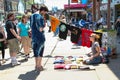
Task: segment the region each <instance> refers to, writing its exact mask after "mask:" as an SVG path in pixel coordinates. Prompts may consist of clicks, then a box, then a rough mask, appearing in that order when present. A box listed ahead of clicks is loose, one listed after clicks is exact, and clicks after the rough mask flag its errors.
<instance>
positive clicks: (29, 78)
mask: <svg viewBox="0 0 120 80" xmlns="http://www.w3.org/2000/svg"><path fill="white" fill-rule="evenodd" d="M39 74H40V72H36V71H35V70H32V71H30V72H27V73H26V74H20V75H19V77H18V79H20V80H36V78H37V77H38V75H39Z"/></svg>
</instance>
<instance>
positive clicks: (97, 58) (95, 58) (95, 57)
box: [83, 33, 102, 65]
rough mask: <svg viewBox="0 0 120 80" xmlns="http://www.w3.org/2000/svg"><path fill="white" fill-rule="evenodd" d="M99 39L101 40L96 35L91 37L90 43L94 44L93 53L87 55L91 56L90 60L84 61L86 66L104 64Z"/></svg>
mask: <svg viewBox="0 0 120 80" xmlns="http://www.w3.org/2000/svg"><path fill="white" fill-rule="evenodd" d="M99 38H100V37H99V35H97V34H95V33H92V34H91V35H90V41H91V42H92V46H91V52H90V53H89V54H87V55H89V58H88V59H86V60H85V61H83V63H84V64H88V65H91V64H99V63H101V62H102V57H101V55H100V53H101V49H100V45H99V43H98V39H99Z"/></svg>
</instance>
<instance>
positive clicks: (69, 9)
mask: <svg viewBox="0 0 120 80" xmlns="http://www.w3.org/2000/svg"><path fill="white" fill-rule="evenodd" d="M86 7H87V5H86V4H70V5H68V4H65V5H64V9H65V11H66V13H67V14H69V15H70V17H69V18H72V17H73V16H74V17H75V18H76V20H80V19H84V20H85V19H86V14H87V12H86V10H85V9H86Z"/></svg>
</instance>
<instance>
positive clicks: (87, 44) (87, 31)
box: [86, 29, 93, 47]
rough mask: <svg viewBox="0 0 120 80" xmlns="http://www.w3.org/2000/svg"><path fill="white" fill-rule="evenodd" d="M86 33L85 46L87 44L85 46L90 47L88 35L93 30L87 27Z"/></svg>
mask: <svg viewBox="0 0 120 80" xmlns="http://www.w3.org/2000/svg"><path fill="white" fill-rule="evenodd" d="M86 33H87V38H86V46H87V47H91V41H90V38H89V37H90V35H91V34H92V33H93V31H92V30H89V29H87V30H86Z"/></svg>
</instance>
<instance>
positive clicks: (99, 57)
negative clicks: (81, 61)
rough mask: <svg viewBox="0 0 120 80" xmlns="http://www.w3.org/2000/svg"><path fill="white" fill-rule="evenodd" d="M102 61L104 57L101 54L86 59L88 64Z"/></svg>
mask: <svg viewBox="0 0 120 80" xmlns="http://www.w3.org/2000/svg"><path fill="white" fill-rule="evenodd" d="M101 62H102V57H101V56H98V57H95V58H93V59H92V60H86V64H88V65H92V64H99V63H101Z"/></svg>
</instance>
